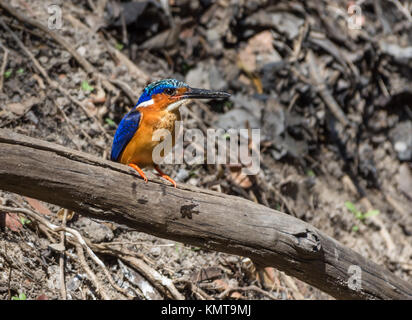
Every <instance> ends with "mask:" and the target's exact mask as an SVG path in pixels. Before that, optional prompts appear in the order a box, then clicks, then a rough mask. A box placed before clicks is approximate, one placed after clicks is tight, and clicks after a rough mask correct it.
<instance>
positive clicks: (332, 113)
mask: <svg viewBox="0 0 412 320" xmlns="http://www.w3.org/2000/svg"><path fill="white" fill-rule="evenodd" d="M51 5H57V9H56V6H52V7H50V6H51ZM9 6H11V7H12V8H15V12H14V14H13V13H12V12H10V11H9V10H6V7H9ZM348 8H351V9H350V10H359V9H361V11H362V13H361V14H359V16H358V17H356V16H355V15H350V14H348ZM411 9H412V5H411V3H410V1H372V0H369V1H368V0H365V1H357V2H353V1H352V2H350V1H331V0H326V1H311V0H309V1H265V0H261V1H258V0H248V1H242V0H240V1H234V0H233V1H230V0H216V1H213V0H202V1H200V0H195V1H188V0H169V1H135V2H126V1H125V2H120V1H104V0H88V1H48V0H46V1H39V0H10V1H3V0H0V128H8V129H12V130H14V131H15V132H18V133H21V134H25V135H28V136H31V137H36V138H39V139H43V140H46V141H50V142H54V143H57V144H61V145H64V146H66V147H70V148H72V149H75V150H80V151H83V152H87V153H90V154H94V155H97V156H100V157H103V158H108V155H109V154H110V150H111V143H112V138H113V135H114V133H115V130H116V127H117V124H118V123H119V122H120V120H121V119H122V117H123V115H124V114H125V113H126V112H127V111H128V110H130V108H131V107H133V106H134V105H135V103H136V102H137V99H138V97H139V95H140V93H141V91H142V89H143V88H144V86H145V85H146V84H148V83H149V82H151V81H154V80H157V79H162V78H177V79H180V80H184V81H186V82H187V83H188V84H189V85H191V86H193V87H202V88H209V89H215V90H225V91H228V92H230V93H231V94H232V97H231V98H230V99H229V100H228V101H217V100H216V101H208V102H206V103H196V104H193V105H190V106H188V107H187V108H186V107H185V108H184V110H183V119H184V123H185V128H200V129H201V130H203V131H205V130H206V129H207V128H224V129H228V128H259V129H261V133H262V135H261V150H260V155H261V171H260V173H259V174H258V175H257V176H254V177H248V176H242V175H241V174H240V173H239V170H237V169H236V168H230V167H229V166H226V165H195V166H190V165H188V164H182V165H168V166H165V167H164V169H165V171H166V170H167V172H168V173H169V174H170V176H171V177H172V178H174V179H175V180H176V181H177V182H180V183H183V182H184V183H188V184H192V185H196V186H199V187H202V188H208V189H212V190H216V191H219V192H224V193H228V194H233V195H237V196H239V197H244V198H247V199H250V200H251V201H255V202H258V203H261V204H263V205H266V206H269V207H271V208H274V209H277V210H280V211H283V212H286V213H288V214H291V215H294V216H296V217H298V218H300V219H302V220H304V221H307V222H309V223H311V224H313V225H314V226H315V227H317V228H319V229H320V230H322V231H323V232H325V233H327V234H328V235H330V236H332V237H333V238H335V239H336V240H338V241H339V242H341V243H342V244H344V245H345V246H347V247H349V248H352V249H353V250H355V251H357V252H359V253H360V254H362V255H363V256H365V257H367V258H369V259H371V260H372V261H374V262H376V263H378V264H380V265H383V266H384V267H385V268H386V269H388V270H390V271H391V272H393V273H394V274H396V275H397V276H399V277H400V278H402V279H404V280H406V281H411V280H412V209H411V208H412V206H411V204H412V202H411V200H412V165H411V160H412V88H411V80H412V68H411V66H412V18H411ZM55 10H57V11H55ZM59 10H61V11H59ZM350 10H349V11H350ZM56 12H57V13H56ZM59 12H61V18H62V25H61V26H59V25H58V21H59V20H58V19H59V17H58V13H59ZM122 12H123V13H122ZM18 14H23V15H24V17H25V18H24V17H23V18H21V16H20V17H19V16H18ZM56 14H57V18H55V17H56ZM25 19H26V20H25ZM348 19H349V20H348ZM33 21H34V22H37V23H38V24H41V25H42V26H44V28H43V29H42V28H41V27H40V26H39V25H36V24H35V23H33ZM48 26H49V27H48ZM56 26H57V27H56ZM358 27H359V28H358ZM59 39H63V41H59ZM45 165H47V164H45ZM108 192H110V190H108ZM0 205H3V206H9V207H14V208H23V209H24V208H28V209H30V210H33V211H35V212H37V213H38V214H39V215H41V216H42V217H44V218H46V219H47V220H48V221H50V223H53V224H55V225H61V224H62V223H63V222H62V220H63V216H66V220H67V223H66V224H67V227H70V228H72V229H75V230H77V231H79V232H80V235H81V236H82V237H84V238H86V239H88V241H89V242H88V243H89V247H90V248H91V249H92V250H93V251H94V252H95V253H96V255H97V259H95V258H93V255H92V254H90V253H89V252H87V250H86V251H85V249H84V248H79V246H78V245H77V246H76V244H75V242H73V241H71V240H70V239H69V238H67V237H66V241H65V244H62V242H61V234H60V233H59V232H54V231H51V230H50V229H48V228H47V227H45V226H42V225H41V224H39V223H38V221H35V220H34V219H31V218H30V217H28V216H27V215H25V214H24V212H23V211H21V212H20V213H14V212H0V227H1V229H0V299H12V298H14V299H40V300H42V299H62V298H65V297H67V299H102V298H105V297H106V298H113V299H132V298H135V299H179V298H181V299H183V298H184V299H212V298H213V299H333V298H332V297H330V296H329V295H327V294H325V293H323V292H321V291H319V290H318V289H316V288H313V287H311V286H309V285H307V284H305V283H303V282H301V281H299V280H297V279H295V278H292V277H289V276H287V275H286V274H285V273H283V272H280V271H278V270H276V269H274V268H266V269H264V270H256V268H255V267H254V265H253V263H252V262H251V261H250V259H248V258H244V257H238V256H232V255H228V254H223V253H218V252H213V251H207V250H204V249H201V248H197V247H192V246H188V245H185V244H182V243H176V242H173V241H169V240H165V239H159V238H156V237H153V236H150V235H147V234H144V233H141V232H136V231H133V230H129V229H127V228H125V227H124V226H121V225H116V224H113V223H108V222H101V221H95V220H92V219H89V218H85V217H82V216H79V215H78V214H76V213H74V214H72V213H71V212H67V210H62V208H59V207H57V206H54V205H50V204H46V203H42V202H40V201H38V200H35V199H30V198H28V197H24V196H20V195H17V194H11V193H8V192H3V191H0ZM125 252H127V253H128V254H129V256H133V257H134V258H135V260H133V261H126V260H125V259H122V254H124V253H125ZM63 256H64V257H65V258H64V259H63ZM62 261H65V263H64V267H62V266H63V263H62ZM99 261H102V262H103V263H104V265H105V268H103V267H102V266H101V265H99V264H98V263H99ZM62 270H64V279H62V278H61V275H62ZM63 284H64V286H63Z"/></svg>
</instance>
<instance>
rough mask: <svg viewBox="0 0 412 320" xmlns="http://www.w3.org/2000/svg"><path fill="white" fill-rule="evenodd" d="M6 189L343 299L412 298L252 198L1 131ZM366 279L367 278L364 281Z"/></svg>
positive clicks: (401, 284) (402, 286)
mask: <svg viewBox="0 0 412 320" xmlns="http://www.w3.org/2000/svg"><path fill="white" fill-rule="evenodd" d="M0 189H3V190H7V191H11V192H15V193H18V194H22V195H26V196H29V197H34V198H37V199H39V200H43V201H46V202H49V203H53V204H56V205H59V206H62V207H64V208H67V209H70V210H74V211H76V212H78V213H79V214H82V215H85V216H89V217H93V218H98V219H104V220H111V221H114V222H117V223H121V224H124V225H127V226H129V227H132V228H134V229H136V230H138V231H141V232H145V233H149V234H152V235H155V236H158V237H162V238H167V239H172V240H176V241H180V242H183V243H187V244H191V245H195V246H199V247H203V248H206V249H211V250H216V251H221V252H227V253H231V254H236V255H241V256H246V257H250V258H251V259H252V260H253V261H255V262H256V263H258V265H260V266H272V267H275V268H277V269H279V270H282V271H284V272H286V273H287V274H289V275H292V276H295V277H296V278H298V279H300V280H302V281H304V282H306V283H309V284H311V285H313V286H315V287H317V288H319V289H321V290H323V291H324V292H327V293H329V294H331V295H332V296H334V297H336V298H340V299H349V298H354V299H412V285H411V284H409V283H407V282H405V281H403V280H401V279H399V278H398V277H396V276H395V275H393V274H392V273H390V272H389V271H387V270H385V269H384V268H383V267H381V266H379V265H377V264H375V263H373V262H372V261H369V260H367V259H365V258H364V257H362V256H361V255H360V254H358V253H356V252H355V251H353V250H351V249H349V248H346V247H344V246H343V245H341V244H340V243H339V242H337V241H336V240H334V239H332V238H331V237H329V236H327V235H326V234H324V233H322V232H321V231H319V230H318V229H316V228H315V227H313V226H312V225H310V224H308V223H306V222H303V221H301V220H299V219H296V218H294V217H292V216H289V215H286V214H284V213H282V212H279V211H276V210H273V209H270V208H268V207H265V206H262V205H259V204H256V203H253V202H251V201H248V200H245V199H242V198H238V197H234V196H229V195H225V194H221V193H217V192H212V191H208V190H203V189H199V188H195V187H192V186H188V185H184V184H179V186H178V189H175V188H173V187H171V186H169V184H168V183H167V182H163V181H160V180H158V179H154V180H151V181H150V182H149V183H144V182H143V180H142V179H140V178H139V177H138V175H137V174H135V173H134V172H133V170H132V169H131V168H128V167H126V166H124V165H121V164H118V163H114V162H110V161H107V160H103V159H100V158H97V157H95V156H91V155H88V154H85V153H82V152H77V151H73V150H70V149H68V148H65V147H62V146H59V145H56V144H52V143H48V142H45V141H41V140H37V139H33V138H29V137H26V136H23V135H20V134H16V133H14V132H12V131H9V130H4V129H1V130H0ZM359 281H360V282H359Z"/></svg>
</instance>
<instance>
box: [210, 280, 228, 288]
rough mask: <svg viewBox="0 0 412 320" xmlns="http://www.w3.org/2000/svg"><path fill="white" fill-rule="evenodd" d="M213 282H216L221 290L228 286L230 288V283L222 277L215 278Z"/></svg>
mask: <svg viewBox="0 0 412 320" xmlns="http://www.w3.org/2000/svg"><path fill="white" fill-rule="evenodd" d="M213 283H214V284H215V286H216V289H217V290H219V291H225V290H226V289H227V288H229V284H228V283H227V282H226V281H225V280H222V279H216V280H213Z"/></svg>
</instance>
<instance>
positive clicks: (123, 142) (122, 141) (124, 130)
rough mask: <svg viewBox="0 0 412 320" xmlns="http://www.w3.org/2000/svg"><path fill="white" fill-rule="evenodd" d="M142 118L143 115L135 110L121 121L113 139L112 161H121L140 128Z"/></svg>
mask: <svg viewBox="0 0 412 320" xmlns="http://www.w3.org/2000/svg"><path fill="white" fill-rule="evenodd" d="M141 118H142V116H141V113H140V112H139V111H138V110H137V109H134V110H132V111H130V112H129V113H128V114H126V115H125V116H124V117H123V119H122V121H120V123H119V126H118V127H117V130H116V134H115V135H114V139H113V146H112V154H111V156H110V159H111V160H112V161H119V160H120V155H121V154H122V152H123V150H124V149H125V148H126V146H127V144H128V143H129V142H130V140H131V139H132V138H133V136H134V134H135V133H136V131H137V129H138V128H139V124H140V120H141Z"/></svg>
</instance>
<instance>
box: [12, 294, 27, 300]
mask: <svg viewBox="0 0 412 320" xmlns="http://www.w3.org/2000/svg"><path fill="white" fill-rule="evenodd" d="M26 299H27V297H26V295H25V294H24V293H23V292H22V293H20V294H19V296H18V297H17V296H13V297H11V300H26Z"/></svg>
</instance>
